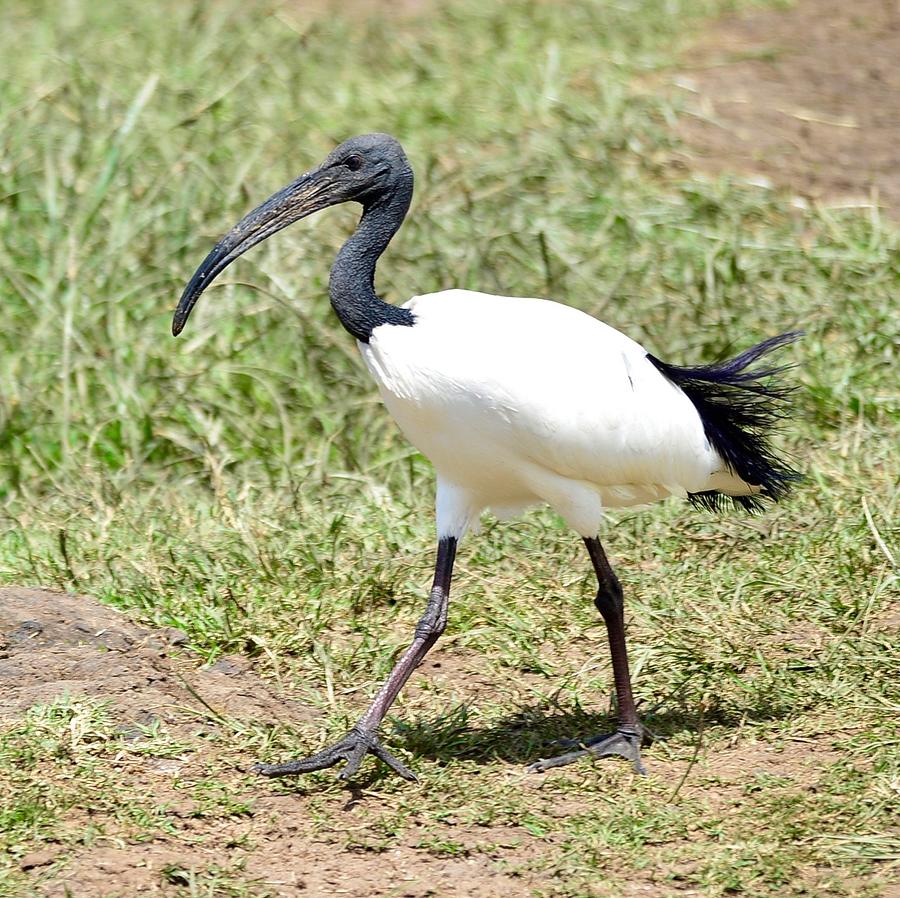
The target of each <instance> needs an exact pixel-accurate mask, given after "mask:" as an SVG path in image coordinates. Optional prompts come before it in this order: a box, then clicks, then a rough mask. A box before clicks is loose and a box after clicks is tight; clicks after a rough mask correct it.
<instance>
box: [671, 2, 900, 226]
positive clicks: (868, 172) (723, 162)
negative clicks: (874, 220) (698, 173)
mask: <svg viewBox="0 0 900 898" xmlns="http://www.w3.org/2000/svg"><path fill="white" fill-rule="evenodd" d="M898 60H900V3H898V2H897V0H859V2H855V3H843V2H841V0H800V2H799V3H797V4H796V6H794V7H793V8H792V9H790V10H788V11H783V10H769V11H758V10H757V11H750V12H746V13H743V14H741V15H735V16H732V17H729V18H726V19H724V20H722V21H721V22H720V23H719V24H718V25H717V26H716V27H714V28H713V29H711V30H710V31H708V32H706V33H705V34H703V35H701V36H700V37H699V38H698V40H697V41H696V43H695V45H694V47H693V48H692V50H691V52H690V53H688V54H687V55H686V59H685V66H684V67H683V69H682V71H681V72H680V74H679V77H678V78H677V80H676V83H677V84H678V85H679V87H680V88H681V89H683V90H686V91H688V92H689V94H690V101H689V103H688V109H689V111H690V115H689V116H687V117H685V118H683V119H682V121H681V123H680V125H679V129H678V130H679V134H680V137H681V138H682V139H683V140H684V141H685V142H686V144H687V146H688V147H689V153H688V155H687V156H682V157H681V161H682V162H683V163H684V164H685V165H686V166H687V167H689V168H691V169H694V170H697V169H700V170H703V171H706V172H709V173H711V174H719V173H722V172H737V173H742V174H744V175H747V176H748V177H751V178H756V179H759V180H762V182H763V183H770V184H772V185H773V186H776V187H783V188H787V189H788V190H790V191H792V192H793V193H795V194H797V195H798V196H801V197H804V198H807V199H810V200H817V201H822V202H824V203H826V204H834V205H840V204H848V205H863V206H864V205H868V204H873V203H874V204H878V205H880V206H881V207H882V208H883V209H884V210H885V211H887V212H888V214H889V215H891V216H892V217H893V218H895V219H896V218H898V217H900V152H898V136H900V64H898Z"/></svg>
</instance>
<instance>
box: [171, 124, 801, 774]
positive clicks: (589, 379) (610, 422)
mask: <svg viewBox="0 0 900 898" xmlns="http://www.w3.org/2000/svg"><path fill="white" fill-rule="evenodd" d="M412 192H413V173H412V169H411V168H410V165H409V162H408V160H407V158H406V156H405V154H404V152H403V149H402V147H401V146H400V144H399V143H398V142H397V141H396V140H395V139H394V138H392V137H390V136H388V135H386V134H368V135H364V136H361V137H354V138H351V139H350V140H347V141H345V142H344V143H342V144H341V145H340V146H338V147H337V148H336V149H335V150H333V151H332V152H331V153H330V154H329V156H328V157H327V158H326V159H325V161H324V162H323V163H322V164H321V165H320V166H319V167H317V168H315V169H312V170H311V171H309V172H307V173H305V174H303V175H301V176H300V177H299V178H297V179H296V180H295V181H294V182H293V183H291V184H289V185H288V186H287V187H285V188H284V189H282V190H280V191H279V192H278V193H276V194H274V195H273V196H272V197H270V198H269V199H268V200H266V202H264V203H263V204H262V205H261V206H259V207H258V208H256V209H255V210H254V211H252V212H250V213H249V214H248V215H247V216H245V217H244V218H243V219H242V220H241V221H240V222H239V223H238V224H237V225H235V227H234V228H232V230H231V231H229V232H228V234H226V235H225V237H223V238H222V239H221V240H220V241H219V243H217V244H216V246H215V247H214V248H213V250H212V251H211V252H210V253H209V255H208V256H207V257H206V259H205V260H204V262H203V263H202V264H201V265H200V267H199V268H198V269H197V271H196V273H195V274H194V276H193V278H192V279H191V281H190V283H189V284H188V285H187V287H186V288H185V291H184V293H183V295H182V297H181V301H180V302H179V304H178V308H177V310H176V312H175V317H174V320H173V324H172V332H173V334H175V335H178V334H179V333H180V332H181V330H182V328H183V327H184V325H185V322H186V321H187V318H188V315H189V314H190V312H191V309H192V308H193V306H194V304H195V303H196V301H197V298H198V297H199V296H200V294H201V293H202V292H203V290H204V289H205V288H206V287H208V286H209V284H210V283H211V282H212V280H213V279H214V278H215V277H216V276H217V275H218V274H219V273H220V272H221V271H222V270H223V269H224V268H225V267H226V266H228V265H229V264H231V262H233V261H234V260H235V259H236V258H238V256H240V255H241V254H242V253H244V252H246V251H247V250H248V249H250V247H252V246H255V245H256V244H257V243H259V242H260V241H262V240H265V239H266V238H267V237H270V236H271V235H272V234H274V233H276V232H277V231H279V230H281V229H282V228H284V227H287V226H288V225H289V224H291V223H292V222H295V221H297V220H299V219H301V218H303V217H305V216H307V215H310V214H312V213H313V212H316V211H318V210H320V209H324V208H326V207H327V206H332V205H335V204H337V203H343V202H347V201H355V202H358V203H360V204H361V205H362V207H363V212H362V217H361V219H360V222H359V225H358V227H357V229H356V231H355V232H354V233H353V235H352V236H351V237H350V238H349V240H348V241H347V242H346V243H345V244H344V246H343V247H342V248H341V250H340V252H339V253H338V255H337V259H336V260H335V262H334V265H333V267H332V269H331V278H330V282H329V293H330V296H331V303H332V306H333V307H334V310H335V312H336V313H337V315H338V318H339V319H340V322H341V324H342V325H343V326H344V328H346V330H347V331H349V333H350V334H351V335H352V336H354V337H355V338H356V340H357V341H358V346H359V350H360V352H361V353H362V357H363V360H364V362H365V364H366V367H367V368H368V369H369V372H370V373H371V375H372V377H373V378H374V379H375V382H376V383H377V384H378V388H379V390H380V392H381V395H382V397H383V399H384V403H385V405H386V406H387V408H388V411H390V413H391V414H392V415H393V416H394V418H395V419H396V421H397V423H398V424H399V426H400V428H401V430H402V431H403V433H404V434H405V435H406V437H407V438H408V439H409V440H410V442H411V443H412V444H413V445H414V446H416V448H417V449H419V450H420V451H421V452H422V453H423V454H424V455H426V456H427V457H428V458H429V459H430V460H431V462H432V464H433V465H434V468H435V472H436V474H437V500H436V511H437V536H438V551H437V562H436V565H435V575H434V585H433V587H432V591H431V595H430V598H429V601H428V605H427V607H426V610H425V613H424V614H423V616H422V618H421V620H420V621H419V624H418V626H417V627H416V631H415V638H414V640H413V642H412V644H411V645H410V647H409V648H408V649H407V651H406V652H405V653H404V655H403V656H402V657H401V659H400V660H399V662H398V663H397V665H396V666H395V667H394V669H393V671H392V672H391V674H390V676H389V677H388V679H387V680H386V682H385V683H384V685H383V686H382V688H381V690H380V691H379V692H378V694H377V695H376V696H375V698H374V700H373V701H372V703H371V705H370V706H369V708H368V710H367V711H366V712H365V713H364V714H363V716H362V717H361V718H360V720H359V721H358V722H357V723H356V725H355V726H354V727H353V728H352V729H351V730H350V732H349V733H348V734H347V736H346V737H344V738H343V739H341V740H340V741H339V742H337V743H336V744H334V745H332V746H330V747H328V748H326V749H324V750H322V751H320V752H318V753H316V754H314V755H312V756H310V757H307V758H303V759H300V760H295V761H289V762H287V763H284V764H271V765H270V764H265V765H263V764H261V765H257V767H256V770H257V771H258V772H259V773H262V774H264V775H266V776H283V775H287V774H299V773H305V772H308V771H311V770H319V769H322V768H325V767H331V766H333V765H335V764H337V763H339V762H340V761H346V767H345V768H344V770H343V771H342V773H341V776H342V777H343V778H347V777H349V776H352V775H353V774H354V773H356V771H357V770H358V768H359V766H360V763H361V761H362V759H363V758H364V757H365V755H366V754H368V753H371V754H373V755H375V756H376V757H377V758H379V759H380V760H382V761H384V762H385V763H387V764H388V765H389V766H390V767H391V768H392V769H393V770H394V771H396V772H397V773H399V774H400V775H401V776H403V777H405V778H407V779H415V775H414V774H413V773H412V772H411V771H410V770H409V769H408V768H407V767H406V766H405V765H404V764H402V763H401V762H400V761H398V760H397V759H396V758H395V757H394V756H393V755H391V754H390V753H389V752H388V751H387V750H386V749H385V748H384V747H383V745H382V744H381V742H380V741H379V739H378V734H377V732H378V728H379V726H380V724H381V722H382V720H383V719H384V716H385V714H386V713H387V711H388V708H389V707H390V705H391V704H392V702H393V701H394V699H395V698H396V697H397V694H398V693H399V692H400V689H401V688H402V687H403V685H404V684H405V683H406V681H407V679H408V678H409V676H410V674H411V673H412V672H413V670H415V668H416V667H417V666H418V665H419V663H420V662H421V661H422V659H423V658H424V657H425V654H426V653H427V652H428V650H429V649H430V648H431V646H432V645H434V643H435V642H436V641H437V639H438V637H439V636H440V634H441V633H442V632H443V631H444V628H445V626H446V622H447V609H448V596H449V589H450V578H451V574H452V569H453V562H454V558H455V556H456V550H457V546H458V544H459V541H460V540H461V539H462V538H463V536H464V535H465V533H466V532H467V531H468V530H470V529H472V528H473V527H475V526H476V525H477V523H478V520H479V517H480V515H481V513H482V512H483V511H485V510H486V509H491V510H492V511H493V512H494V513H496V514H497V515H498V516H501V517H508V516H510V515H514V514H516V513H518V512H520V511H521V510H522V509H524V508H526V507H527V506H530V505H533V504H535V503H547V504H549V505H550V506H551V507H552V508H553V509H555V510H556V511H557V512H558V513H559V514H560V515H561V516H562V518H563V519H564V520H565V521H566V523H567V524H568V525H569V526H570V527H571V528H572V529H573V530H575V531H576V532H577V533H579V534H580V535H581V537H582V539H583V540H584V542H585V545H586V547H587V550H588V553H589V556H590V558H591V562H592V563H593V566H594V570H595V572H596V574H597V579H598V582H599V589H598V592H597V598H596V600H595V604H596V606H597V608H598V610H599V611H600V613H601V614H602V616H603V619H604V621H605V623H606V627H607V632H608V637H609V644H610V653H611V656H612V664H613V676H614V680H615V687H616V695H617V703H618V715H619V720H618V727H617V729H616V731H615V732H613V733H611V734H605V735H601V736H595V737H593V738H590V739H586V740H579V741H578V742H576V743H573V744H575V745H577V746H578V747H577V749H576V750H574V751H569V752H567V753H565V754H562V755H559V756H557V757H553V758H549V759H546V760H540V761H538V762H536V763H535V764H532V765H531V767H530V768H529V769H531V770H535V771H539V770H546V769H548V768H550V767H555V766H560V765H562V764H567V763H570V762H571V761H574V760H576V759H578V758H581V757H585V756H594V757H602V756H606V755H621V756H623V757H625V758H627V759H629V760H631V761H632V762H633V764H634V766H635V769H636V770H637V771H638V772H640V773H643V772H644V771H643V766H642V763H641V754H640V749H641V745H642V743H643V741H644V740H645V739H646V737H647V733H646V730H645V729H644V728H643V726H642V725H641V723H640V720H639V718H638V714H637V711H636V708H635V704H634V699H633V697H632V692H631V681H630V677H629V672H628V659H627V654H626V648H625V629H624V616H623V603H622V590H621V587H620V586H619V582H618V580H617V579H616V576H615V574H614V573H613V571H612V568H611V567H610V564H609V562H608V560H607V558H606V555H605V553H604V550H603V547H602V545H601V543H600V540H599V537H598V534H599V531H600V525H601V521H602V518H603V511H604V509H605V508H609V507H621V506H631V505H639V504H644V503H647V502H653V501H656V500H658V499H662V498H665V497H667V496H680V497H682V498H688V499H690V500H691V501H693V502H694V503H695V504H700V505H703V506H706V507H709V508H714V509H718V508H720V507H723V506H724V505H726V504H727V503H728V502H729V501H733V503H734V504H737V505H741V506H744V507H745V508H747V509H749V510H756V509H757V508H758V507H759V506H760V505H761V504H762V503H761V500H763V499H773V500H777V499H779V498H781V497H782V496H783V495H784V494H785V493H786V492H787V490H788V487H789V485H790V483H791V481H792V480H794V479H796V476H797V475H796V473H795V472H794V471H793V470H792V469H791V468H790V467H789V466H788V465H787V464H785V463H784V462H783V461H781V460H779V459H778V458H777V457H776V456H775V454H774V453H773V451H772V449H771V447H770V444H769V433H770V430H771V428H772V425H773V424H774V423H775V421H776V420H777V419H778V418H779V417H781V416H782V414H783V412H782V408H781V402H782V400H783V399H784V397H785V393H786V392H787V391H786V390H784V389H782V388H779V387H777V386H775V387H772V386H769V385H767V383H768V381H767V378H769V377H770V376H771V375H773V374H777V373H778V372H779V371H780V370H781V369H778V368H767V369H762V370H761V369H759V368H752V367H751V366H752V365H753V363H754V362H756V361H757V360H758V359H759V358H761V357H762V356H764V355H765V354H766V353H768V352H769V351H770V350H772V349H775V348H777V347H779V346H782V345H784V344H786V343H789V342H791V341H792V340H793V339H795V338H796V336H798V335H797V334H793V333H791V334H783V335H781V336H778V337H774V338H772V339H770V340H767V341H765V342H764V343H761V344H759V345H758V346H755V347H753V348H752V349H749V350H748V351H746V352H745V353H743V354H742V355H740V356H738V357H737V358H736V359H734V360H732V361H729V362H725V363H722V364H718V365H708V366H703V367H699V368H679V367H675V366H673V365H668V364H666V363H664V362H661V361H660V360H659V359H657V358H655V357H654V356H652V355H650V354H649V353H648V352H647V351H646V350H645V349H644V348H643V347H641V346H640V345H638V344H637V343H635V342H634V341H633V340H631V339H629V338H628V337H626V336H624V335H623V334H621V333H619V332H618V331H616V330H614V329H613V328H611V327H609V326H608V325H606V324H603V323H602V322H600V321H598V320H597V319H595V318H592V317H591V316H590V315H587V314H585V313H584V312H581V311H579V310H577V309H574V308H571V307H570V306H566V305H562V304H560V303H556V302H551V301H549V300H543V299H522V298H515V297H505V296H491V295H488V294H484V293H476V292H472V291H468V290H445V291H443V292H440V293H431V294H427V295H424V296H416V297H413V298H412V299H411V300H409V301H408V302H407V303H405V304H404V305H403V306H399V307H398V306H394V305H390V304H388V303H385V302H383V301H382V300H381V299H380V298H379V297H378V296H377V295H376V293H375V289H374V277H375V265H376V262H377V261H378V258H379V257H380V256H381V254H382V253H383V252H384V250H385V248H386V247H387V245H388V243H389V242H390V240H391V238H392V237H393V235H394V234H395V233H396V231H397V229H398V228H399V227H400V225H401V223H402V222H403V219H404V217H405V215H406V212H407V210H408V208H409V204H410V201H411V199H412Z"/></svg>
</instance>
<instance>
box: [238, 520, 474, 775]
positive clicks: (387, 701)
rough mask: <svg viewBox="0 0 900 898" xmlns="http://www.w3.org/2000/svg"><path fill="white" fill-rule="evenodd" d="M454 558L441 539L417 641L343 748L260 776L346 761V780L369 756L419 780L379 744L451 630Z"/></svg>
mask: <svg viewBox="0 0 900 898" xmlns="http://www.w3.org/2000/svg"><path fill="white" fill-rule="evenodd" d="M455 558H456V539H455V538H454V537H452V536H451V537H446V538H445V539H442V540H441V541H440V542H439V543H438V553H437V562H436V563H435V568H434V585H433V586H432V587H431V596H430V598H429V599H428V605H427V607H426V608H425V613H424V614H423V615H422V617H421V619H420V620H419V623H418V624H417V625H416V636H415V639H413V641H412V645H410V647H409V648H408V649H407V650H406V651H405V652H404V653H403V656H402V657H401V658H400V660H399V661H398V662H397V664H396V665H395V666H394V669H393V670H392V671H391V673H390V676H389V677H388V678H387V680H386V681H385V683H384V685H383V686H382V687H381V689H379V691H378V695H376V696H375V698H374V699H373V701H372V704H371V705H369V709H368V710H367V711H366V713H365V714H363V716H362V717H361V718H360V719H359V720H358V721H357V722H356V725H355V726H354V727H353V729H352V730H350V732H349V733H348V734H347V735H346V736H345V737H344V738H343V739H341V740H340V741H339V742H336V743H335V744H334V745H331V746H329V747H328V748H325V749H323V750H322V751H320V752H316V754H314V755H311V756H310V757H308V758H301V759H299V760H297V761H288V762H287V763H286V764H257V765H256V766H255V767H254V768H253V769H254V770H255V771H256V773H260V774H262V775H263V776H290V775H292V774H299V773H309V772H310V771H312V770H322V769H324V768H326V767H333V766H334V765H335V764H339V763H340V762H341V761H346V762H347V766H346V767H345V768H344V769H343V770H342V771H341V773H340V779H344V780H346V779H349V778H350V777H351V776H353V775H354V774H355V773H356V772H357V770H359V765H360V764H361V763H362V760H363V758H364V757H365V756H366V755H367V754H373V755H375V757H376V758H378V759H379V760H380V761H384V763H385V764H387V765H388V767H390V768H391V769H392V770H393V771H395V772H396V773H399V774H400V776H402V777H403V778H404V779H408V780H415V779H416V775H415V774H414V773H413V772H412V771H411V770H410V769H409V768H408V767H406V766H405V765H404V764H402V763H401V762H400V761H398V760H397V759H396V758H395V757H394V756H393V755H392V754H391V753H390V752H389V751H388V750H387V749H386V748H384V746H383V745H382V744H381V742H380V741H379V739H378V727H379V726H380V725H381V721H382V720H384V716H385V714H387V712H388V708H390V706H391V705H392V704H393V702H394V699H395V698H397V695H398V693H399V692H400V690H401V689H402V688H403V686H404V684H405V683H406V681H407V680H408V679H409V677H410V674H412V672H413V671H414V670H415V669H416V668H417V667H418V666H419V664H421V663H422V659H423V658H424V657H425V655H426V654H427V653H428V650H429V649H430V648H431V647H432V646H433V645H434V644H435V643H436V642H437V640H438V637H439V636H440V635H441V633H443V632H444V628H445V627H446V626H447V606H448V602H449V598H450V577H451V575H452V574H453V561H454V559H455Z"/></svg>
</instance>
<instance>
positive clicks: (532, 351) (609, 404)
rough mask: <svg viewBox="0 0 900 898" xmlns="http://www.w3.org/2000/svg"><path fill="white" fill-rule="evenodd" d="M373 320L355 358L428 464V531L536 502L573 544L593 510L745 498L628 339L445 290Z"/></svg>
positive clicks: (593, 324) (673, 393)
mask: <svg viewBox="0 0 900 898" xmlns="http://www.w3.org/2000/svg"><path fill="white" fill-rule="evenodd" d="M404 308H407V309H409V310H410V311H411V312H412V313H413V315H414V316H415V324H414V325H413V326H412V327H401V326H395V325H391V324H385V325H381V326H380V327H377V328H375V329H374V331H373V332H372V335H371V338H370V340H369V342H368V343H362V342H360V343H359V348H360V351H361V353H362V356H363V359H364V360H365V363H366V365H367V367H368V369H369V371H370V372H371V374H372V376H373V377H374V379H375V381H376V382H377V384H378V387H379V389H380V391H381V395H382V397H383V399H384V402H385V405H386V406H387V408H388V410H389V411H390V413H391V414H392V415H393V417H394V418H395V420H396V421H397V423H398V424H399V426H400V428H401V430H402V431H403V433H404V434H405V435H406V437H407V439H409V440H410V442H411V443H412V444H413V445H414V446H416V448H417V449H419V450H420V451H421V452H422V453H423V454H424V455H425V456H426V457H428V458H429V459H430V460H431V462H432V464H433V465H434V467H435V471H436V473H437V479H438V490H437V526H438V534H439V536H441V537H446V536H454V537H456V538H460V537H461V536H462V535H463V534H464V533H465V531H466V530H467V529H469V528H470V527H472V526H473V525H477V522H478V518H479V516H480V514H481V512H482V511H484V510H485V509H487V508H490V509H492V510H493V511H494V512H495V513H496V514H497V515H498V516H500V517H508V516H510V515H513V514H516V513H518V512H519V511H521V510H522V509H523V508H525V507H527V506H529V505H533V504H535V503H538V502H546V503H548V504H549V505H550V506H551V507H553V508H554V509H555V510H556V511H557V512H558V513H559V514H560V515H561V516H562V518H563V519H564V520H565V521H566V522H567V523H568V524H569V526H571V527H572V528H573V529H574V530H576V531H577V532H578V533H580V534H581V535H582V536H595V535H596V534H597V533H598V530H599V527H600V523H601V517H602V512H603V508H604V507H610V506H629V505H639V504H643V503H647V502H652V501H655V500H657V499H661V498H664V497H666V496H670V495H675V496H682V497H684V496H686V495H687V494H688V493H697V492H703V491H706V490H718V491H720V492H722V493H725V494H728V495H749V494H752V493H754V492H756V491H757V490H756V489H755V488H754V487H753V486H751V485H750V484H747V483H745V482H744V481H742V480H741V479H740V478H739V477H737V476H736V475H735V474H733V473H732V472H731V471H729V470H728V467H727V465H726V464H725V462H724V461H723V459H722V458H721V456H720V455H719V454H718V453H717V452H716V451H715V449H714V448H713V447H712V446H711V445H710V443H709V440H708V439H707V437H706V434H705V433H704V427H703V422H702V420H701V418H700V415H699V414H698V412H697V410H696V408H695V407H694V405H693V403H692V402H691V400H690V399H689V398H688V397H687V396H686V395H685V394H684V393H683V392H682V391H681V389H680V388H679V387H677V386H676V385H674V384H673V383H671V382H670V381H669V380H668V379H667V378H666V377H665V376H664V375H663V374H662V373H661V372H660V371H659V370H657V368H656V367H654V365H653V363H652V362H651V361H650V360H649V359H648V358H647V352H646V350H644V349H643V347H641V346H640V345H639V344H638V343H636V342H635V341H634V340H631V339H630V338H628V337H626V336H625V335H623V334H621V333H619V332H618V331H616V330H615V329H613V328H611V327H609V326H608V325H606V324H603V323H602V322H601V321H598V320H597V319H596V318H592V317H591V316H590V315H587V314H585V313H584V312H581V311H579V310H578V309H574V308H572V307H570V306H565V305H562V304H560V303H556V302H551V301H549V300H542V299H523V298H514V297H504V296H492V295H488V294H484V293H476V292H473V291H468V290H446V291H443V292H441V293H432V294H428V295H424V296H416V297H414V298H413V299H411V300H410V301H409V302H407V303H406V304H405V306H404Z"/></svg>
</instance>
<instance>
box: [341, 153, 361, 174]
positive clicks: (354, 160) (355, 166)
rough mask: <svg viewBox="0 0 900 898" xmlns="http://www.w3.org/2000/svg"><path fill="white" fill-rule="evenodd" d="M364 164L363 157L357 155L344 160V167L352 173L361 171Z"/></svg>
mask: <svg viewBox="0 0 900 898" xmlns="http://www.w3.org/2000/svg"><path fill="white" fill-rule="evenodd" d="M362 164H363V161H362V156H357V155H356V154H354V155H352V156H348V157H347V158H346V159H345V160H344V165H346V166H347V168H349V169H350V171H359V170H360V169H361V168H362Z"/></svg>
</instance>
